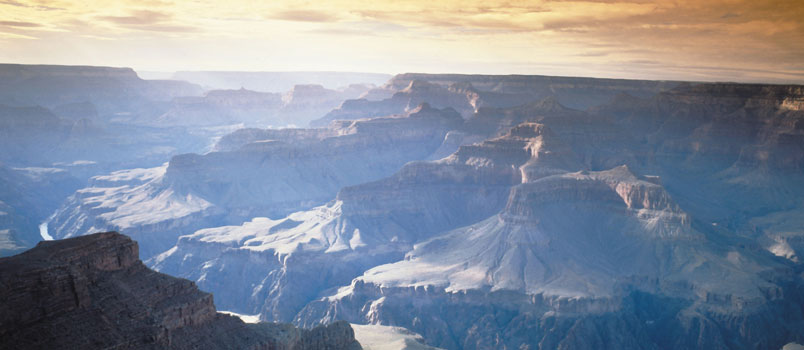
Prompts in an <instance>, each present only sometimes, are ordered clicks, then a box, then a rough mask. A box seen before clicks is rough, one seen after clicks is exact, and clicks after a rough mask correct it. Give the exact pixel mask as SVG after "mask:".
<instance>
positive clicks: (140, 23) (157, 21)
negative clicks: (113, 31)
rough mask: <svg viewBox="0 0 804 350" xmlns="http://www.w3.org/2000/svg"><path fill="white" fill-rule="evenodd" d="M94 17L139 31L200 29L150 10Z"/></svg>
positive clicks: (177, 31) (186, 30) (187, 31)
mask: <svg viewBox="0 0 804 350" xmlns="http://www.w3.org/2000/svg"><path fill="white" fill-rule="evenodd" d="M95 18H97V19H100V20H103V21H106V22H108V23H112V24H115V25H117V26H119V27H123V28H127V29H135V30H141V31H151V32H171V33H191V32H198V31H200V30H201V29H200V28H198V27H195V26H191V25H186V24H181V23H176V21H175V20H174V16H173V15H172V14H169V13H165V12H157V11H151V10H137V11H131V12H129V15H127V16H96V17H95Z"/></svg>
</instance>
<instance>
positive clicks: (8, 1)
mask: <svg viewBox="0 0 804 350" xmlns="http://www.w3.org/2000/svg"><path fill="white" fill-rule="evenodd" d="M0 5H10V6H16V7H24V8H31V9H37V10H43V11H55V10H64V8H62V7H53V6H45V5H39V4H36V5H31V4H26V3H22V2H19V1H15V0H0Z"/></svg>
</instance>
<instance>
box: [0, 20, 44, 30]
mask: <svg viewBox="0 0 804 350" xmlns="http://www.w3.org/2000/svg"><path fill="white" fill-rule="evenodd" d="M0 26H6V27H25V28H33V27H41V26H42V25H41V24H39V23H33V22H19V21H0Z"/></svg>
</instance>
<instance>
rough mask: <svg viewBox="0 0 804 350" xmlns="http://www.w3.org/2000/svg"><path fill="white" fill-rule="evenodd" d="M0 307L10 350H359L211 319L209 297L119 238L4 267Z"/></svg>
mask: <svg viewBox="0 0 804 350" xmlns="http://www.w3.org/2000/svg"><path fill="white" fill-rule="evenodd" d="M0 300H2V301H3V305H5V306H4V308H5V309H4V312H3V313H2V315H0V345H1V346H2V347H3V348H9V349H10V348H17V349H20V348H26V349H54V348H85V349H90V348H92V349H95V348H115V349H164V348H171V349H197V348H205V349H288V350H290V349H298V350H301V349H310V350H312V349H333V350H335V349H360V345H359V344H358V343H357V341H356V340H355V339H354V333H353V331H352V329H351V328H350V327H349V325H348V324H347V323H344V322H338V323H333V324H332V325H329V326H326V327H317V328H315V329H312V330H302V329H298V328H295V327H293V326H291V325H287V324H266V323H262V324H245V323H243V322H242V321H240V320H239V319H237V318H235V317H233V316H228V315H224V314H220V313H217V312H216V311H215V305H214V304H213V301H212V295H210V294H207V293H203V292H201V291H199V290H198V289H197V288H196V287H195V285H194V284H193V283H192V282H190V281H187V280H183V279H178V278H174V277H170V276H167V275H163V274H160V273H156V272H153V271H151V270H149V269H148V268H147V267H145V265H143V264H142V262H141V261H140V260H139V258H138V247H137V243H136V242H134V241H132V240H131V239H129V238H128V237H126V236H123V235H120V234H118V233H115V232H106V233H98V234H93V235H88V236H83V237H78V238H73V239H67V240H63V241H49V242H42V243H40V244H39V245H37V246H36V247H35V248H33V249H31V250H29V251H27V252H25V253H23V254H20V255H17V256H13V257H9V258H2V259H0Z"/></svg>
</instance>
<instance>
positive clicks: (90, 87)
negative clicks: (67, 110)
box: [0, 64, 202, 114]
mask: <svg viewBox="0 0 804 350" xmlns="http://www.w3.org/2000/svg"><path fill="white" fill-rule="evenodd" d="M0 77H2V79H0V103H5V104H10V105H22V106H30V105H41V106H44V107H55V106H59V105H64V104H70V103H80V102H91V103H93V104H95V106H97V107H98V109H99V110H100V111H101V112H102V113H104V114H106V113H109V114H111V113H119V112H132V111H136V110H139V109H141V108H142V107H143V106H142V105H143V104H148V105H150V104H151V102H152V101H154V100H157V101H159V100H161V101H169V100H170V99H172V98H173V97H177V96H180V95H198V94H200V93H201V92H202V91H201V88H200V87H199V86H197V85H193V84H189V83H186V82H174V83H163V82H151V81H147V80H142V79H140V78H139V77H138V76H137V73H135V72H134V70H132V69H131V68H113V67H89V66H49V65H19V64H2V65H0Z"/></svg>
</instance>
